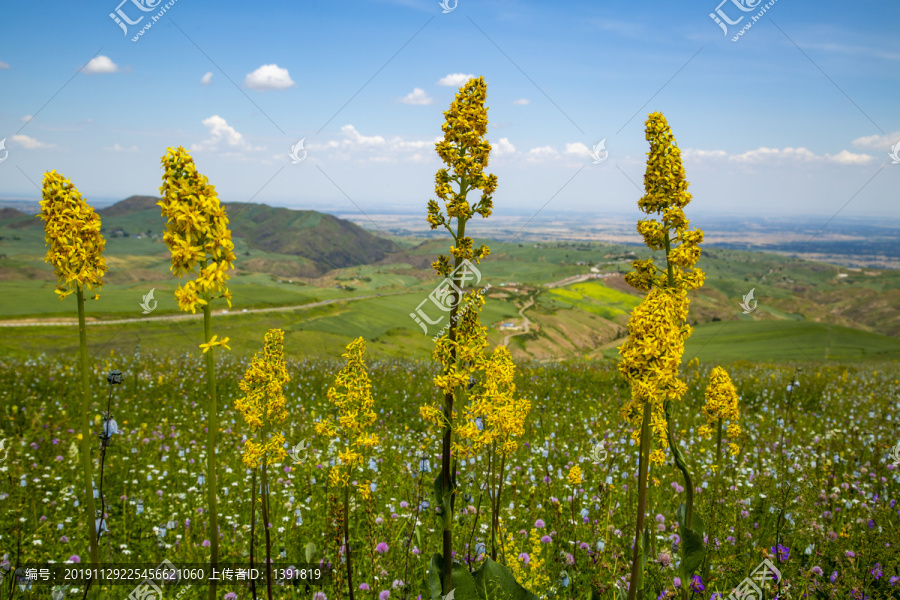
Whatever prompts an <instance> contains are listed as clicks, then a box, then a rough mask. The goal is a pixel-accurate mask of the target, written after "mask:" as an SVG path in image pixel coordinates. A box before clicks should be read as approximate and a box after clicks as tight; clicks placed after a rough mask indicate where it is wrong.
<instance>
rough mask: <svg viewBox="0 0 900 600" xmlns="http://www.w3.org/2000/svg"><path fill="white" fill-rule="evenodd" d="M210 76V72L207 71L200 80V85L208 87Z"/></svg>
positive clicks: (210, 80)
mask: <svg viewBox="0 0 900 600" xmlns="http://www.w3.org/2000/svg"><path fill="white" fill-rule="evenodd" d="M212 76H213V74H212V71H209V72H208V73H207V74H206V75H204V76H203V77H202V78H201V79H200V83H202V84H203V85H209V84H210V83H212Z"/></svg>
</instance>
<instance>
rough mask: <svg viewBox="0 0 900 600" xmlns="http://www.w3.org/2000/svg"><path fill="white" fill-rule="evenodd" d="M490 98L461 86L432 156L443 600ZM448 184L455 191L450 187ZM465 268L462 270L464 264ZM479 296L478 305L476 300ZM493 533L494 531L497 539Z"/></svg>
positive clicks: (474, 312)
mask: <svg viewBox="0 0 900 600" xmlns="http://www.w3.org/2000/svg"><path fill="white" fill-rule="evenodd" d="M486 98H487V84H486V83H485V81H484V77H477V78H475V77H473V78H471V79H469V81H467V82H466V83H465V85H463V86H462V87H461V88H460V89H459V91H458V92H457V93H456V96H455V97H454V98H453V102H451V104H450V108H449V110H446V111H444V123H443V125H441V130H442V131H443V132H444V139H443V140H441V141H440V142H437V143H436V144H435V151H436V152H437V154H438V156H439V157H440V158H441V160H442V161H443V163H444V164H445V165H446V167H443V168H441V169H439V170H438V172H437V173H436V174H435V177H434V193H435V195H436V196H437V197H438V198H439V199H440V200H442V201H443V203H444V211H443V212H442V210H441V207H440V206H439V205H438V203H437V201H436V200H429V201H428V215H427V217H426V220H427V221H428V223H429V224H430V225H431V229H437V228H438V227H443V228H444V229H446V230H447V231H448V232H449V233H450V236H451V237H452V238H453V241H452V245H451V246H450V254H451V255H452V256H453V262H452V263H451V261H450V257H448V256H445V255H443V254H441V255H439V256H438V259H437V260H436V261H434V262H433V263H431V266H432V267H433V268H434V269H435V270H436V271H437V272H438V274H440V275H441V276H443V277H445V278H448V279H450V280H451V283H452V287H453V288H454V289H453V290H452V291H450V292H449V293H450V294H451V295H452V296H451V300H452V303H451V305H450V323H449V328H448V330H447V333H446V335H443V336H441V337H440V338H439V339H438V341H437V344H436V346H435V349H434V357H435V358H436V359H437V360H438V361H439V362H440V363H441V366H442V367H443V368H442V373H441V375H439V376H438V377H436V378H435V380H434V382H435V385H436V386H437V387H438V388H439V389H440V390H441V391H442V392H444V406H443V409H440V408H438V407H436V406H433V405H426V406H423V407H422V408H421V412H422V416H423V417H424V418H425V419H426V420H427V421H431V422H433V423H436V424H438V425H439V426H440V427H441V428H442V429H443V432H442V433H443V435H442V441H441V453H442V456H441V474H440V478H439V483H438V484H437V486H436V488H435V489H436V490H437V496H438V498H437V500H438V505H439V506H438V508H439V509H440V511H441V512H440V514H441V519H442V522H443V524H442V533H441V535H442V545H441V554H442V557H441V560H442V564H443V573H444V574H443V576H442V578H441V590H442V594H443V595H446V594H449V593H450V591H451V590H452V589H453V519H452V518H451V515H452V513H453V507H452V505H453V497H454V495H455V493H456V484H455V480H456V479H455V477H454V476H452V472H453V471H454V470H455V468H456V467H455V465H454V464H453V461H452V454H453V451H454V448H458V445H456V444H454V443H453V427H452V424H451V421H453V418H454V410H455V409H454V406H453V403H454V401H455V400H456V399H457V395H462V390H464V389H465V386H467V385H468V384H469V381H470V379H471V377H472V376H473V371H474V370H477V369H478V367H479V366H480V365H481V364H483V363H484V360H485V358H484V348H485V347H486V346H487V333H486V330H485V329H484V328H483V327H482V326H481V324H480V322H479V321H478V311H479V310H480V309H481V306H482V304H483V303H484V298H482V297H481V296H480V295H477V294H470V296H469V298H468V300H467V302H466V303H465V304H463V302H462V300H463V298H462V295H463V291H462V289H463V287H464V284H465V277H464V275H465V272H466V271H465V269H468V268H469V267H470V266H471V265H470V264H466V263H468V262H469V261H475V262H476V263H479V262H480V261H481V259H482V258H484V257H485V256H487V255H488V254H489V253H490V248H488V247H487V246H486V245H484V244H482V245H481V246H479V247H478V249H475V248H474V242H473V240H472V238H471V237H469V236H467V235H466V224H467V223H468V222H469V220H470V219H472V217H474V216H475V215H476V214H479V215H481V217H482V218H487V217H489V216H490V215H491V212H492V211H493V198H492V195H493V193H494V191H496V189H497V176H496V175H491V174H485V172H484V169H485V168H486V167H487V166H488V160H489V158H490V154H491V144H490V142H488V140H487V138H486V135H487V126H488V116H487V111H488V107H487V106H485V105H484V103H485V100H486ZM451 184H453V185H451ZM478 190H480V191H481V197H480V198H479V199H478V201H477V202H474V203H470V202H469V200H468V194H469V192H474V191H478ZM464 261H466V262H464ZM476 296H477V297H476ZM494 530H495V529H492V531H494Z"/></svg>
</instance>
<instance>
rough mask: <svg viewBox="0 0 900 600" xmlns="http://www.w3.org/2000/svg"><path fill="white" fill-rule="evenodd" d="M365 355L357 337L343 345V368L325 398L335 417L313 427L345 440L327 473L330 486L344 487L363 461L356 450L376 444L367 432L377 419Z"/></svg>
mask: <svg viewBox="0 0 900 600" xmlns="http://www.w3.org/2000/svg"><path fill="white" fill-rule="evenodd" d="M365 353H366V342H365V340H363V338H361V337H360V338H357V339H355V340H353V341H352V342H350V343H349V344H348V345H347V352H346V353H344V354H343V357H344V358H346V359H347V365H346V366H345V367H344V368H343V369H341V371H340V372H339V373H338V374H337V376H336V377H335V379H334V386H333V387H331V388H329V389H328V395H327V397H328V401H329V402H330V403H332V404H334V405H335V407H337V418H336V419H334V420H332V419H331V418H325V419H323V420H321V421H319V422H317V423H316V424H315V430H316V433H318V434H320V435H326V436H334V435H338V436H340V438H341V439H343V440H346V441H347V446H345V447H344V448H343V450H341V452H340V453H339V454H338V459H339V463H338V464H336V465H335V466H334V467H332V468H331V472H330V474H329V476H330V478H331V482H332V484H333V485H340V486H346V485H348V482H349V479H350V473H351V472H352V471H353V469H355V468H356V467H357V466H358V465H359V464H361V463H362V460H363V455H362V454H361V453H360V452H358V451H357V450H358V449H360V448H371V447H373V446H376V445H378V443H379V439H378V437H377V436H375V435H373V434H371V433H370V432H369V428H371V427H372V425H373V424H374V423H375V421H376V420H377V418H378V417H377V416H376V414H375V411H374V410H373V407H374V406H375V400H374V399H373V398H372V392H371V390H372V384H371V383H370V381H369V374H368V372H367V371H366V363H365V360H364V358H363V355H364V354H365Z"/></svg>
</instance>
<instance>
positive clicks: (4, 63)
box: [0, 60, 9, 69]
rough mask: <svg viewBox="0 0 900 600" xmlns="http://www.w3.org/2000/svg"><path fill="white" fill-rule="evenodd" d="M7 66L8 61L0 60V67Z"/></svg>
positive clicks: (5, 67) (4, 67) (6, 67)
mask: <svg viewBox="0 0 900 600" xmlns="http://www.w3.org/2000/svg"><path fill="white" fill-rule="evenodd" d="M8 68H9V63H8V62H3V61H2V60H0V69H8Z"/></svg>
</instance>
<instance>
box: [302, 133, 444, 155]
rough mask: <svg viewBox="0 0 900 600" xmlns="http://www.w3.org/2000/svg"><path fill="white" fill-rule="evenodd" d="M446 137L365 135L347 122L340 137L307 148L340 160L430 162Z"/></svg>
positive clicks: (308, 145)
mask: <svg viewBox="0 0 900 600" xmlns="http://www.w3.org/2000/svg"><path fill="white" fill-rule="evenodd" d="M443 139H444V138H443V136H435V137H434V138H433V139H430V140H404V139H403V138H401V137H400V136H393V137H391V138H386V137H384V136H381V135H363V134H362V133H360V132H359V131H357V129H356V127H354V126H353V125H350V124H347V125H344V126H343V127H341V138H340V139H332V140H329V141H327V142H324V143H315V142H313V143H307V144H306V147H307V148H308V149H309V150H310V152H319V151H321V152H323V153H328V154H329V155H330V156H331V157H333V158H337V159H340V160H351V159H355V160H362V161H369V162H396V161H407V162H417V163H431V162H433V161H436V160H437V154H435V153H434V145H435V143H436V142H440V141H441V140H443Z"/></svg>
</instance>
